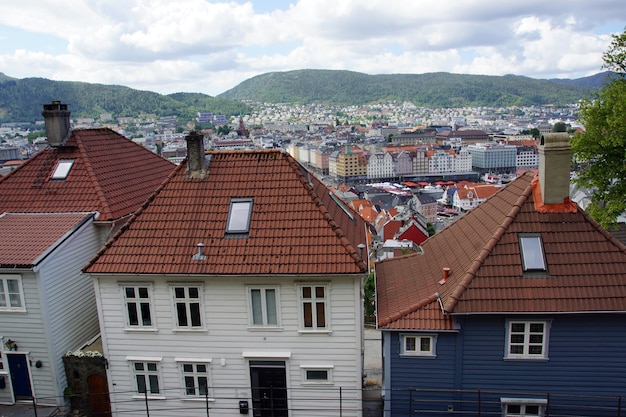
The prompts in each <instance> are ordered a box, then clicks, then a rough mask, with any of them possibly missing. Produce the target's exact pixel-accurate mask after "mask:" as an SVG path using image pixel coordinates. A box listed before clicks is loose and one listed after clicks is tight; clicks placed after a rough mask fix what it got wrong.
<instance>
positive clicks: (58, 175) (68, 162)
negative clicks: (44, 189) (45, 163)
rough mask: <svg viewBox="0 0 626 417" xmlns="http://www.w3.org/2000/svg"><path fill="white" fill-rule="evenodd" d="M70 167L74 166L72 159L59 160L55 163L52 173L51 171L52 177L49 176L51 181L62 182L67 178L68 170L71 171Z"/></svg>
mask: <svg viewBox="0 0 626 417" xmlns="http://www.w3.org/2000/svg"><path fill="white" fill-rule="evenodd" d="M72 165H74V160H73V159H60V160H59V162H57V166H56V167H54V171H52V175H51V176H50V179H51V180H64V179H66V178H67V176H68V174H69V173H70V169H72Z"/></svg>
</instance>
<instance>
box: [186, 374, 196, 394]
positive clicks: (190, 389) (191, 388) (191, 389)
mask: <svg viewBox="0 0 626 417" xmlns="http://www.w3.org/2000/svg"><path fill="white" fill-rule="evenodd" d="M185 388H186V390H185V392H186V393H187V395H196V390H195V385H194V380H193V377H192V376H186V377H185Z"/></svg>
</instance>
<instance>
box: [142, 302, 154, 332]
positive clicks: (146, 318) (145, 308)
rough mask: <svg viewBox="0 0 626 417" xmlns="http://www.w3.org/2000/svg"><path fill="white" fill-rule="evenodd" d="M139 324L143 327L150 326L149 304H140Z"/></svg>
mask: <svg viewBox="0 0 626 417" xmlns="http://www.w3.org/2000/svg"><path fill="white" fill-rule="evenodd" d="M141 322H142V324H143V325H144V326H151V325H152V317H150V304H149V303H141Z"/></svg>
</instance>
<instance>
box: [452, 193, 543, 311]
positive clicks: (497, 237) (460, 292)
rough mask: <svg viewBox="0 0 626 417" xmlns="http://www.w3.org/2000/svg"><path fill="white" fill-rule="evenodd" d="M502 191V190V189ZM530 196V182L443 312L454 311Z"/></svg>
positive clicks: (457, 286)
mask: <svg viewBox="0 0 626 417" xmlns="http://www.w3.org/2000/svg"><path fill="white" fill-rule="evenodd" d="M503 190H504V189H503ZM531 194H532V181H531V182H529V183H528V185H527V186H526V188H525V189H524V192H522V194H521V195H520V196H519V197H518V198H517V200H516V201H515V203H514V204H513V205H512V206H511V209H510V210H509V212H508V213H507V215H506V217H505V218H504V221H503V222H502V223H501V224H500V225H499V226H498V227H497V229H496V231H495V233H493V235H492V236H491V237H490V238H489V239H488V240H487V242H486V243H485V245H484V246H483V248H482V249H481V250H480V252H479V253H478V256H477V257H476V258H475V259H474V260H473V261H472V264H471V266H470V268H469V269H468V270H467V271H466V272H465V274H464V275H463V278H461V281H460V282H459V283H458V284H457V285H456V286H455V287H454V290H453V291H452V294H450V296H449V297H448V299H447V300H446V302H445V304H444V312H445V313H450V312H452V311H453V310H454V307H455V306H456V305H457V303H458V302H459V300H460V299H461V297H462V295H463V292H465V290H466V289H467V288H468V287H469V285H470V284H471V282H472V280H473V279H474V277H475V276H476V272H477V271H478V269H479V268H480V267H481V266H482V264H483V262H484V261H485V259H486V258H487V256H489V254H490V253H491V251H492V250H493V248H494V247H495V246H496V244H497V243H498V242H499V241H500V239H501V238H502V235H504V232H505V231H506V230H507V229H508V227H509V226H510V225H511V223H513V221H514V220H515V217H517V215H518V214H519V212H520V210H521V209H522V206H523V205H524V203H526V201H527V200H528V197H530V195H531Z"/></svg>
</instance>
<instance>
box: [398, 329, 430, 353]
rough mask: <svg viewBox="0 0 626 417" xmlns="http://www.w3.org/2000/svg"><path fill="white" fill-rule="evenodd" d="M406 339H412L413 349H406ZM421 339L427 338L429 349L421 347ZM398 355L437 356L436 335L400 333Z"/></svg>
mask: <svg viewBox="0 0 626 417" xmlns="http://www.w3.org/2000/svg"><path fill="white" fill-rule="evenodd" d="M407 339H415V340H414V343H413V344H414V346H415V348H414V349H407ZM422 339H425V340H428V343H429V347H430V349H429V350H423V349H422ZM400 343H401V344H400V355H401V356H427V357H435V356H437V353H436V352H437V335H436V334H416V333H411V334H400Z"/></svg>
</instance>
